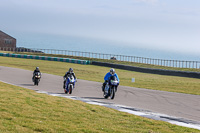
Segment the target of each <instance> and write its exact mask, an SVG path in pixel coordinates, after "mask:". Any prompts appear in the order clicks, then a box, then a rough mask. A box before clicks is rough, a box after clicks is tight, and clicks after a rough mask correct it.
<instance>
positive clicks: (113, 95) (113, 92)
mask: <svg viewBox="0 0 200 133" xmlns="http://www.w3.org/2000/svg"><path fill="white" fill-rule="evenodd" d="M114 97H115V88H114V87H112V88H111V90H110V99H114Z"/></svg>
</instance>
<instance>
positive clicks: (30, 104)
mask: <svg viewBox="0 0 200 133" xmlns="http://www.w3.org/2000/svg"><path fill="white" fill-rule="evenodd" d="M0 94H1V95H0V112H1V113H0V132H1V133H5V132H9V133H16V132H20V133H21V132H29V133H32V132H44V133H45V132H48V133H49V132H52V133H53V132H78V133H79V132H87V133H88V132H91V133H93V132H99V133H100V132H112V133H113V132H127V133H128V132H141V133H160V132H162V133H177V132H184V133H192V132H193V133H194V132H199V130H195V129H190V128H186V127H181V126H176V125H172V124H169V123H167V122H162V121H155V120H151V119H147V118H143V117H138V116H134V115H131V114H128V113H123V112H119V111H117V110H114V109H109V108H106V107H102V106H96V105H90V104H86V103H83V102H81V101H75V100H70V99H66V98H61V97H54V96H48V95H46V94H38V93H36V92H34V91H33V90H29V89H24V88H21V87H16V86H13V85H8V84H5V83H2V82H0Z"/></svg>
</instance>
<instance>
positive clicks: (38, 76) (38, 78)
mask: <svg viewBox="0 0 200 133" xmlns="http://www.w3.org/2000/svg"><path fill="white" fill-rule="evenodd" d="M40 78H41V73H40V72H36V73H35V74H34V77H33V82H34V85H38V84H39V82H40Z"/></svg>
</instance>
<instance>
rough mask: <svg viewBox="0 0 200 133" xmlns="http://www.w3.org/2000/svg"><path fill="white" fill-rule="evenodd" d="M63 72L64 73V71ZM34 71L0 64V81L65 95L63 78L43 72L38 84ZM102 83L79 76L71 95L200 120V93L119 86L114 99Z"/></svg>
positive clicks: (198, 121) (199, 121)
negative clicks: (106, 96)
mask: <svg viewBox="0 0 200 133" xmlns="http://www.w3.org/2000/svg"><path fill="white" fill-rule="evenodd" d="M63 75H64V74H63ZM31 78H32V71H28V70H23V69H17V68H10V67H3V66H0V81H3V82H7V83H11V84H14V85H17V86H21V87H24V88H28V89H32V90H35V91H45V92H48V93H54V94H60V95H68V96H69V94H65V93H64V91H63V88H62V85H63V77H62V76H56V75H51V74H46V73H43V74H42V79H41V82H40V83H39V86H34V85H33V82H32V79H31ZM101 85H102V83H99V82H93V81H86V80H81V79H78V82H77V83H76V86H75V89H74V90H73V92H72V95H70V96H75V97H79V98H82V99H90V100H97V101H100V102H102V103H113V104H116V105H124V106H128V107H133V108H137V109H142V110H147V111H151V112H155V113H160V114H166V115H169V116H175V117H178V118H184V119H187V120H191V121H195V122H197V123H198V124H199V123H200V96H199V95H190V94H182V93H172V92H164V91H156V90H149V89H141V88H134V87H126V86H119V87H118V91H117V93H116V97H115V99H114V100H111V99H104V98H103V93H102V91H101Z"/></svg>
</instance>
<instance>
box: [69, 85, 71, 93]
mask: <svg viewBox="0 0 200 133" xmlns="http://www.w3.org/2000/svg"><path fill="white" fill-rule="evenodd" d="M69 94H72V85H70V87H69Z"/></svg>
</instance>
